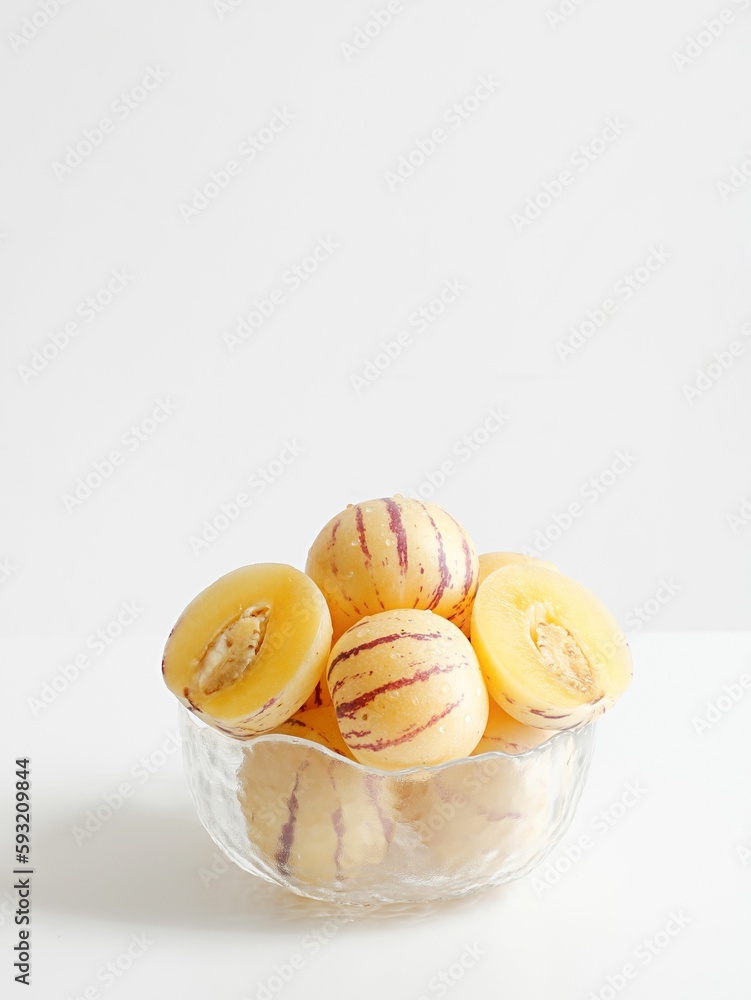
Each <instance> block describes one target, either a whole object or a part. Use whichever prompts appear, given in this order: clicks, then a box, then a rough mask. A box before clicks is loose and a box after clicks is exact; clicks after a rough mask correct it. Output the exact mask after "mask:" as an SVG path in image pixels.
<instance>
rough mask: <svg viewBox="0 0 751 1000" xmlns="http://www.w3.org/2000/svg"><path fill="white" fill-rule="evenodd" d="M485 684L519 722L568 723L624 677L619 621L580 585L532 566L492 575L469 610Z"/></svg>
mask: <svg viewBox="0 0 751 1000" xmlns="http://www.w3.org/2000/svg"><path fill="white" fill-rule="evenodd" d="M472 645H473V647H474V649H475V652H476V653H477V657H478V659H479V661H480V665H481V667H482V671H483V674H484V675H485V680H486V682H487V685H488V690H489V692H490V694H491V696H492V697H493V698H494V699H495V701H496V702H498V704H499V705H501V707H502V708H503V709H504V710H505V711H506V712H508V714H509V715H511V716H513V717H514V718H515V719H517V720H518V721H519V722H523V723H526V724H527V725H532V726H535V727H540V728H545V729H567V728H572V727H573V726H576V725H580V724H582V723H585V722H588V721H590V720H591V719H593V718H596V717H597V716H598V715H600V714H602V712H604V711H605V710H606V709H608V708H609V707H610V706H611V705H612V704H613V703H614V702H615V700H616V699H617V698H618V697H619V696H620V695H621V694H622V693H623V691H624V690H625V689H626V687H627V686H628V684H629V682H630V680H631V657H630V654H629V652H628V647H627V646H626V644H625V642H624V641H623V637H622V634H621V632H620V630H619V628H618V624H617V622H616V621H615V619H614V618H613V617H612V615H611V614H610V612H609V611H608V610H607V609H606V608H605V607H604V606H603V605H602V603H601V602H600V601H599V600H598V599H597V598H596V597H595V596H594V595H593V594H592V593H590V591H588V590H587V589H586V588H585V587H583V586H581V584H579V583H576V582H575V581H573V580H570V579H568V578H567V577H565V576H563V574H561V573H559V572H557V571H556V570H552V569H547V568H546V567H544V566H541V565H539V564H537V565H532V564H518V565H509V566H506V567H505V568H502V569H498V570H496V571H495V572H493V573H491V574H490V576H488V577H487V578H486V579H485V580H484V581H483V583H482V585H481V587H480V588H479V590H478V593H477V597H476V599H475V603H474V608H473V612H472Z"/></svg>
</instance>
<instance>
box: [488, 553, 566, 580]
mask: <svg viewBox="0 0 751 1000" xmlns="http://www.w3.org/2000/svg"><path fill="white" fill-rule="evenodd" d="M529 565H532V566H545V567H546V568H547V569H555V568H556V567H555V566H554V565H553V564H552V563H549V562H543V561H542V559H536V558H535V557H534V556H525V555H523V554H522V553H521V552H485V553H483V554H482V555H481V556H480V577H479V582H480V583H482V582H483V580H485V579H486V578H487V577H489V576H490V574H491V573H494V572H495V571H496V570H497V569H503V567H504V566H529Z"/></svg>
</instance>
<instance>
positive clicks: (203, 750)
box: [180, 706, 595, 904]
mask: <svg viewBox="0 0 751 1000" xmlns="http://www.w3.org/2000/svg"><path fill="white" fill-rule="evenodd" d="M180 729H181V735H182V738H183V763H184V767H185V772H186V774H187V778H188V784H189V786H190V791H191V795H192V797H193V801H194V802H195V805H196V808H197V810H198V815H199V817H200V819H201V822H202V823H203V825H204V826H205V827H206V829H207V831H208V832H209V834H210V835H211V836H212V838H213V839H214V840H215V841H216V843H217V844H218V846H219V847H220V848H221V849H222V851H224V853H225V854H226V855H227V856H228V857H229V858H231V859H232V861H234V862H235V863H236V864H238V865H239V866H240V867H241V868H244V869H245V870H246V871H249V872H252V873H253V874H254V875H259V876H261V877H262V878H265V879H267V880H268V881H270V882H275V883H277V884H278V885H281V886H285V887H286V888H287V889H291V890H292V891H293V892H296V893H299V894H300V895H303V896H309V897H310V898H312V899H323V900H329V901H337V902H341V903H355V904H363V903H372V902H376V901H377V902H421V901H427V900H434V899H439V898H447V897H451V896H463V895H465V894H467V893H470V892H473V891H475V890H477V889H482V888H486V887H488V886H493V885H500V884H501V883H503V882H510V881H511V880H512V879H517V878H520V877H521V876H522V875H526V874H527V873H528V872H529V871H531V870H532V869H533V868H534V867H535V866H536V865H538V864H539V863H540V862H541V861H542V860H543V859H544V858H545V857H546V856H547V854H548V853H549V852H550V850H551V849H552V848H553V846H554V845H555V844H556V843H557V842H558V840H559V839H560V838H561V837H562V836H563V834H564V833H565V831H566V830H567V829H568V827H569V824H570V823H571V820H572V818H573V815H574V811H575V809H576V805H577V803H578V801H579V797H580V795H581V791H582V788H583V785H584V781H585V778H586V775H587V772H588V770H589V763H590V759H591V755H592V747H593V743H594V731H595V730H594V723H590V724H588V725H586V726H583V727H581V728H579V729H575V730H569V731H567V732H561V733H557V734H555V735H554V736H552V737H551V739H549V740H547V741H546V742H545V743H542V744H541V745H540V746H538V747H535V748H534V749H532V750H529V751H527V752H526V753H523V754H518V755H516V756H511V755H509V754H505V753H502V752H501V751H492V752H490V753H484V754H481V755H478V756H476V757H465V758H462V759H461V760H455V761H451V762H449V763H448V764H440V765H438V766H435V767H419V768H410V769H409V770H406V771H381V770H378V769H375V768H370V767H365V766H363V765H362V764H357V763H355V762H353V761H351V760H348V759H347V758H345V757H342V756H341V755H339V754H337V753H334V752H333V751H331V750H328V749H326V748H325V747H322V746H319V745H318V744H315V743H311V742H309V741H308V740H303V739H299V738H298V737H294V736H280V735H273V736H269V735H262V736H256V737H254V738H252V739H250V740H237V739H234V738H233V737H231V736H226V735H225V734H224V733H220V732H218V731H217V730H215V729H212V728H211V727H210V726H207V725H205V724H204V723H203V722H201V721H200V720H199V719H197V718H196V717H195V716H194V715H193V714H192V713H191V712H190V711H188V710H187V709H186V708H184V707H183V706H180Z"/></svg>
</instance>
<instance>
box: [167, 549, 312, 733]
mask: <svg viewBox="0 0 751 1000" xmlns="http://www.w3.org/2000/svg"><path fill="white" fill-rule="evenodd" d="M257 605H258V606H261V605H262V606H264V607H267V608H268V620H267V623H266V626H265V634H264V636H263V638H262V640H261V643H260V646H259V648H258V650H257V654H256V655H255V657H254V658H253V660H252V663H251V665H250V667H249V668H248V669H246V670H245V671H244V672H243V673H242V674H241V675H240V676H239V677H237V678H235V679H234V680H231V681H229V682H228V683H226V684H223V685H222V686H221V687H220V688H219V689H217V690H213V691H208V692H207V690H206V685H205V684H204V683H203V682H202V680H201V678H202V661H203V658H204V656H205V654H206V653H207V651H208V650H209V648H210V647H211V645H212V643H214V642H215V640H217V639H218V637H221V635H222V633H223V632H224V631H225V630H226V629H228V628H230V627H231V626H232V625H233V623H236V622H237V621H238V619H239V617H240V616H241V615H242V614H243V612H244V611H245V610H246V609H248V608H251V607H254V606H257ZM330 645H331V617H330V615H329V611H328V607H327V606H326V602H325V600H324V598H323V595H322V594H321V592H320V590H319V589H318V587H317V586H316V585H315V583H314V582H313V581H312V580H311V579H310V578H309V577H307V576H306V575H305V574H304V573H301V572H300V570H298V569H295V568H294V567H292V566H286V565H283V564H281V563H258V564H255V565H252V566H243V567H241V568H240V569H236V570H234V571H232V572H231V573H227V574H226V575H225V576H222V577H220V578H219V579H218V580H216V581H215V582H214V583H212V584H211V585H210V586H209V587H207V588H206V589H205V590H203V591H202V592H201V593H200V594H199V595H198V596H197V597H195V598H194V599H193V600H192V601H191V603H190V604H189V605H188V606H187V608H186V609H185V610H184V611H183V613H182V614H181V615H180V617H179V619H178V620H177V623H176V625H175V627H174V628H173V630H172V632H171V633H170V636H169V638H168V640H167V644H166V646H165V649H164V658H163V660H162V673H163V675H164V680H165V683H166V684H167V687H168V688H169V689H170V691H172V693H173V694H174V695H175V696H176V697H177V698H178V699H179V700H180V701H181V702H182V703H183V704H184V705H185V706H186V707H187V708H189V709H190V710H191V711H192V712H194V713H195V714H196V715H197V716H198V717H199V718H200V719H202V720H203V721H204V722H206V723H207V724H208V725H211V726H213V727H214V728H215V729H219V730H221V731H222V732H225V733H228V734H229V735H231V736H236V737H238V738H241V739H245V738H248V737H251V736H254V735H257V734H258V733H262V732H266V731H268V730H269V729H273V728H274V727H275V726H278V725H279V724H280V723H282V722H284V721H285V720H286V719H287V718H289V717H290V716H291V715H293V714H294V713H295V712H296V711H297V710H298V709H299V708H300V707H301V705H302V704H303V703H304V702H305V700H306V698H308V696H309V695H310V694H311V692H312V691H313V689H314V688H315V686H316V683H317V681H318V680H319V678H320V677H321V674H322V672H323V668H324V666H325V663H326V658H327V656H328V652H329V649H330ZM203 662H204V663H205V661H203Z"/></svg>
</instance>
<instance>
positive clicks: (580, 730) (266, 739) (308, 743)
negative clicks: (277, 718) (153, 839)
mask: <svg viewBox="0 0 751 1000" xmlns="http://www.w3.org/2000/svg"><path fill="white" fill-rule="evenodd" d="M178 709H179V711H180V712H181V714H182V717H183V718H184V719H186V721H189V722H190V723H191V724H192V725H193V726H194V727H195V729H196V730H198V731H199V732H200V731H202V730H208V731H209V733H210V734H211V738H212V739H216V740H217V741H219V742H222V741H224V742H225V743H226V745H227V746H228V747H229V746H234V747H242V746H248V747H250V746H256V745H258V744H260V743H269V744H274V743H276V744H279V745H281V746H284V745H290V744H291V745H295V744H296V745H298V746H302V747H308V748H310V749H312V750H318V751H320V752H321V753H322V754H323V755H324V756H325V757H330V758H331V759H332V760H336V761H340V762H342V763H344V764H348V765H349V766H350V767H353V768H355V770H357V771H361V772H363V773H364V774H373V775H377V776H379V777H391V778H403V777H411V776H414V775H427V774H438V773H440V772H442V771H447V770H449V769H450V768H452V767H457V766H458V765H461V764H468V763H470V762H472V761H487V760H526V759H527V758H531V757H534V756H535V755H536V754H540V753H543V752H547V751H549V749H550V747H551V746H552V744H553V743H554V742H555V741H556V740H559V739H561V738H562V737H565V736H575V737H577V738H580V737H582V736H588V737H591V736H592V735H593V734H594V731H595V723H596V721H597V720H596V719H592V720H591V721H589V722H585V723H582V724H581V725H578V726H572V727H571V728H570V729H559V730H555V731H552V730H551V732H552V735H551V736H550V738H549V739H547V740H544V741H543V742H542V743H538V745H537V746H535V747H531V748H530V749H529V750H525V751H524V752H523V753H506V752H505V751H504V750H487V751H486V752H485V753H481V754H475V755H473V756H471V757H456V758H454V759H453V760H448V761H445V762H444V763H443V764H422V765H417V766H416V767H407V768H402V769H401V770H393V771H392V770H384V769H383V768H379V767H368V766H367V765H366V764H361V763H360V762H359V761H356V760H350V758H349V757H345V756H344V755H343V754H340V753H337V752H336V750H332V749H330V748H329V747H325V746H323V744H321V743H314V742H313V740H306V739H304V738H303V737H301V736H289V735H287V734H286V733H259V734H258V735H257V736H249V737H248V738H247V739H239V738H237V737H235V736H230V735H229V733H223V732H221V730H219V729H215V728H214V726H210V725H209V724H208V723H206V722H204V721H203V720H202V719H199V718H198V717H197V716H196V715H195V714H194V713H193V712H191V710H190V709H189V708H187V707H186V706H185V705H183V704H179V705H178Z"/></svg>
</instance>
